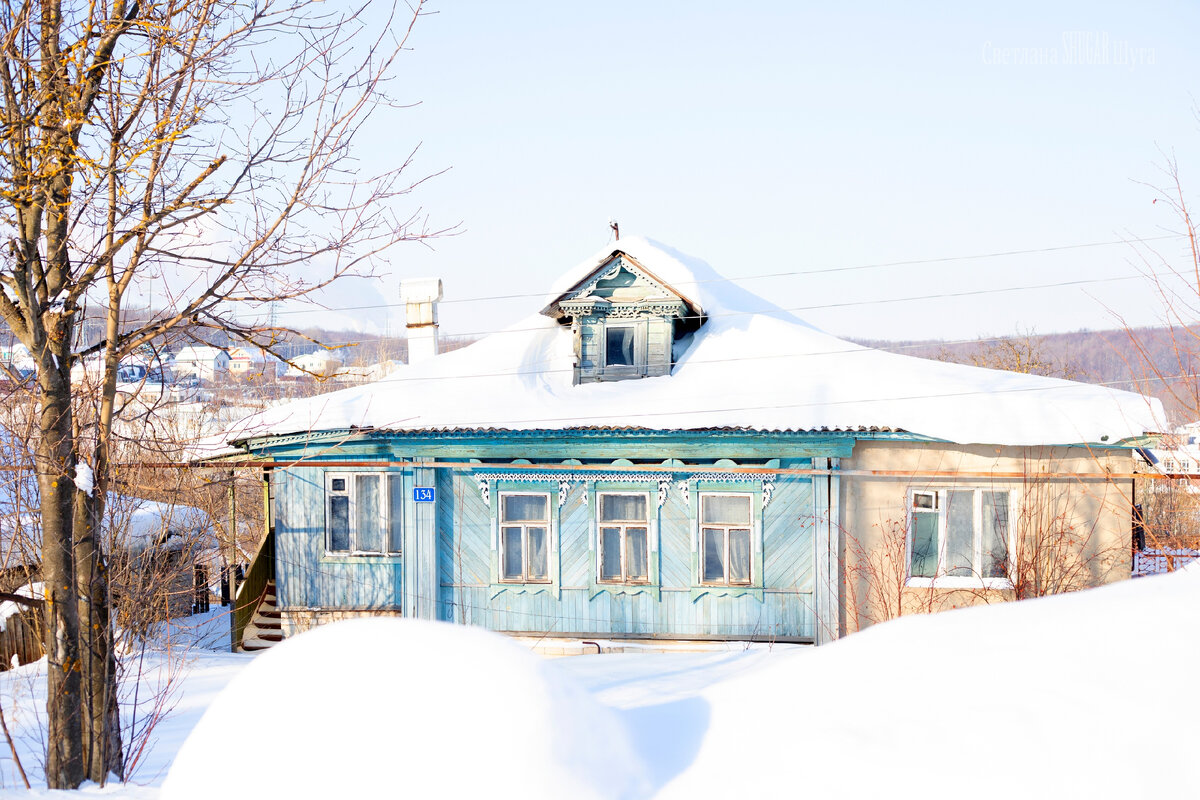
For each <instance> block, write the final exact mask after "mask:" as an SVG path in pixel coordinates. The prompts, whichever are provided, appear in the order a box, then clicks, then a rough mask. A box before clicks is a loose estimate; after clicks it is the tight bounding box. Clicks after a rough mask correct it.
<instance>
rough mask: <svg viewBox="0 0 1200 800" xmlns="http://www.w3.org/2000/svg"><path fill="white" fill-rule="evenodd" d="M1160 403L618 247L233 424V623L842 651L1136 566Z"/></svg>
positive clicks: (650, 245) (665, 251)
mask: <svg viewBox="0 0 1200 800" xmlns="http://www.w3.org/2000/svg"><path fill="white" fill-rule="evenodd" d="M1160 414H1161V406H1160V405H1159V404H1158V403H1157V401H1151V400H1148V399H1146V398H1144V397H1142V396H1140V395H1135V394H1130V393H1125V392H1119V391H1114V390H1111V389H1108V388H1105V387H1099V386H1088V385H1084V384H1080V383H1073V382H1069V381H1063V380H1056V379H1050V378H1044V377H1037V376H1031V375H1023V374H1016V373H1008V372H998V371H994V370H986V369H980V368H976V367H968V366H963V365H958V364H948V363H941V362H935V361H926V360H922V359H916V358H911V357H906V356H901V355H896V354H890V353H885V352H881V351H878V350H873V349H870V348H865V347H861V346H858V345H855V344H852V343H849V342H846V341H843V340H840V339H837V338H835V337H833V336H830V335H827V334H825V333H823V332H821V331H818V330H816V329H814V328H812V327H811V326H809V325H807V324H805V323H804V322H803V321H801V320H799V319H797V318H795V317H794V316H792V315H791V314H789V313H787V312H786V311H784V310H783V309H780V308H778V307H777V306H775V305H773V304H772V303H771V302H770V301H768V300H766V299H764V298H762V297H758V296H755V295H753V294H751V293H749V292H747V291H745V290H744V289H741V288H740V287H739V286H737V285H736V283H734V282H732V281H729V280H727V279H725V278H723V277H722V276H720V275H719V274H717V273H715V272H714V271H713V270H712V268H711V267H709V266H708V265H707V264H705V263H704V262H701V261H698V260H695V259H692V258H690V257H688V256H685V255H682V254H680V253H678V252H676V251H674V250H672V249H670V248H668V247H665V246H663V245H659V244H656V243H654V242H651V241H648V240H645V239H631V240H630V239H622V240H620V241H619V242H617V243H616V244H614V245H611V246H609V247H607V248H605V249H604V250H603V251H601V252H600V253H597V254H596V255H595V256H593V257H591V258H589V259H588V260H586V261H584V262H583V263H582V264H580V265H578V266H577V267H575V268H574V269H572V270H570V271H569V272H567V273H566V274H565V275H564V276H563V278H562V280H561V281H559V282H558V284H557V285H556V286H555V287H554V288H553V290H552V291H550V292H549V294H548V295H547V296H546V298H545V301H544V303H542V305H541V310H540V312H539V313H536V314H533V315H532V316H530V317H529V318H528V319H524V320H521V321H518V322H517V324H514V325H513V326H512V327H511V328H509V329H506V330H504V331H501V332H499V333H496V334H493V335H491V336H489V337H486V338H484V339H482V340H481V341H479V342H476V343H475V344H472V345H471V346H469V347H466V348H463V349H461V350H457V351H454V352H451V353H445V354H442V355H439V356H437V357H435V358H432V359H429V360H428V361H425V362H422V363H420V364H415V365H412V366H408V367H404V368H401V369H400V370H398V371H397V372H396V373H394V374H393V375H391V376H389V377H387V378H385V379H383V380H381V381H379V382H377V383H374V384H369V385H366V386H360V387H354V388H350V389H345V390H342V391H339V392H334V393H331V394H325V395H321V396H318V397H313V398H309V399H305V400H300V401H296V402H293V403H290V404H287V405H284V406H280V407H277V408H273V409H269V410H267V411H265V412H263V413H260V414H257V415H255V416H253V417H251V418H248V419H247V420H244V421H243V422H242V423H240V424H239V425H238V426H236V427H235V429H234V430H232V431H230V432H229V433H228V435H227V439H228V440H229V441H230V442H231V443H232V444H233V445H234V446H235V448H236V449H237V450H238V452H239V453H240V457H243V458H244V457H246V455H247V454H249V455H250V456H252V457H253V458H255V459H260V460H263V461H265V462H267V466H266V468H265V469H264V472H263V477H264V481H265V483H266V487H267V489H268V491H269V497H270V503H269V508H270V514H269V517H268V521H267V525H268V530H267V531H266V534H265V536H264V539H263V543H262V546H261V548H260V550H259V554H258V556H257V557H256V558H255V560H254V562H253V563H252V565H251V567H250V570H249V572H248V574H247V581H246V583H245V585H244V586H243V588H242V590H241V593H240V595H239V597H240V598H241V599H240V600H239V603H240V604H241V605H242V606H243V607H247V608H252V607H254V606H255V605H256V604H258V603H260V600H261V601H262V603H263V604H264V605H262V606H260V608H267V609H268V610H269V611H270V614H267V615H260V616H259V617H257V618H256V621H255V623H253V624H251V622H250V619H249V617H248V616H247V617H246V618H245V619H244V620H242V621H241V622H240V623H239V630H242V629H243V628H244V629H245V630H246V631H247V632H246V633H245V636H246V643H247V645H248V647H260V646H263V645H264V644H265V642H266V641H270V640H272V639H278V638H280V637H283V636H287V635H291V634H293V633H296V632H298V631H302V630H304V629H306V628H309V627H312V626H314V625H318V624H321V623H323V622H326V621H329V620H336V619H342V618H345V617H351V616H357V615H364V614H389V615H401V616H411V617H421V618H428V619H438V620H447V621H451V622H456V623H462V624H471V625H480V626H483V627H486V628H489V629H492V630H496V631H502V632H506V633H510V634H515V635H527V636H532V637H536V638H538V639H541V640H543V641H545V640H547V639H556V638H557V639H564V640H600V639H603V640H606V641H612V640H618V639H620V640H712V639H737V640H756V641H784V642H827V641H830V640H832V639H835V638H837V637H839V636H841V635H844V634H846V633H848V632H851V631H854V630H857V629H859V628H860V627H862V626H864V625H867V624H870V623H872V622H876V621H879V620H881V619H886V618H888V617H889V616H894V615H896V614H899V613H902V612H903V613H907V612H912V611H924V610H935V609H938V608H948V607H952V606H957V605H964V604H969V603H977V602H988V601H992V600H995V599H1002V598H1012V597H1017V596H1030V595H1035V594H1042V593H1047V592H1050V591H1060V590H1065V589H1070V588H1076V587H1078V586H1083V585H1094V584H1098V583H1103V582H1106V581H1111V580H1117V579H1121V578H1127V577H1128V576H1129V574H1130V549H1129V541H1130V528H1131V498H1130V497H1129V492H1128V487H1129V484H1130V481H1129V474H1130V473H1131V472H1132V466H1133V448H1132V447H1131V446H1130V445H1129V444H1128V440H1129V439H1130V437H1133V436H1137V435H1139V434H1141V433H1142V432H1143V431H1146V430H1150V429H1153V428H1155V427H1156V425H1157V424H1158V423H1157V419H1158V418H1159V415H1160ZM1048 549H1051V550H1053V551H1054V552H1055V553H1056V554H1057V557H1058V558H1059V562H1060V563H1055V564H1044V563H1039V562H1038V561H1037V559H1038V558H1040V557H1042V556H1044V554H1045V553H1046V552H1047V551H1048ZM1050 576H1052V577H1053V578H1054V580H1053V581H1051V580H1049V577H1050ZM246 626H249V627H246ZM264 640H265V641H264Z"/></svg>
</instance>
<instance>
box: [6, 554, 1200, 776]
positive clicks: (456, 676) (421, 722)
mask: <svg viewBox="0 0 1200 800" xmlns="http://www.w3.org/2000/svg"><path fill="white" fill-rule="evenodd" d="M189 622H190V623H191V627H190V628H189V629H188V630H179V629H177V630H175V631H174V632H173V633H172V635H171V636H170V637H166V636H164V637H163V639H164V640H167V639H168V638H169V640H170V641H171V642H172V647H173V650H172V652H171V653H170V654H168V653H166V652H162V651H148V652H147V653H145V654H144V656H143V660H142V662H141V663H142V670H141V673H142V675H143V679H142V681H141V683H140V684H139V694H140V711H139V714H140V715H141V716H140V719H141V720H143V721H144V720H146V719H150V718H152V716H153V715H152V714H151V713H150V711H151V707H150V702H149V700H148V698H153V697H154V696H155V695H156V694H157V692H156V687H160V686H162V685H164V684H167V683H171V684H172V685H173V687H174V688H175V689H176V690H177V691H176V692H175V693H174V695H173V696H172V697H171V698H170V699H169V701H168V704H169V705H171V706H172V707H171V710H170V711H169V713H167V715H166V717H165V718H164V719H163V720H162V721H161V723H160V724H158V726H157V728H156V729H155V730H154V732H153V734H154V735H153V737H152V738H154V739H156V742H155V744H154V746H153V748H152V749H150V750H149V751H148V752H146V753H145V754H143V755H142V756H141V758H140V761H139V764H138V766H137V770H136V772H135V773H134V775H133V781H134V783H135V784H137V785H127V786H110V787H108V788H107V789H105V790H103V794H104V795H105V796H108V797H121V798H139V799H140V798H156V797H159V796H160V795H161V796H162V797H163V798H166V799H167V800H169V798H172V797H196V796H203V797H206V798H209V797H212V796H213V794H214V793H215V792H220V793H223V794H226V795H229V796H234V797H237V796H256V795H257V796H262V795H263V794H264V793H265V794H266V795H267V796H278V797H325V796H331V794H332V795H333V796H342V797H391V796H400V795H408V796H415V797H432V796H445V797H475V796H479V795H480V794H481V792H486V794H487V795H488V796H491V797H501V798H503V797H522V798H530V797H573V798H574V797H630V798H642V797H646V798H648V797H656V798H702V797H721V796H730V795H734V794H736V795H739V796H751V797H790V796H798V795H801V794H803V795H805V796H809V797H817V798H830V797H870V798H874V797H902V798H907V797H912V798H931V797H932V798H940V797H959V796H964V795H967V796H971V797H1005V798H1010V797H1054V798H1059V797H1089V798H1095V797H1105V798H1107V797H1112V798H1137V797H1146V798H1150V797H1155V798H1158V797H1197V796H1200V774H1198V771H1197V770H1196V768H1195V766H1194V762H1195V757H1196V754H1197V752H1200V727H1198V725H1197V720H1200V692H1197V691H1196V687H1195V683H1196V680H1197V677H1196V676H1197V675H1198V674H1200V567H1192V568H1189V569H1187V570H1184V571H1182V572H1177V573H1174V574H1171V575H1164V576H1158V577H1153V578H1146V579H1142V580H1138V581H1128V582H1125V583H1122V584H1118V585H1113V586H1108V587H1104V588H1101V589H1094V590H1090V591H1087V592H1080V593H1078V594H1074V595H1068V596H1061V597H1056V598H1049V599H1045V600H1036V601H1029V602H1025V603H1019V604H1008V605H997V606H986V607H977V608H971V609H965V610H962V611H954V612H949V613H945V614H940V615H936V616H931V617H909V618H905V619H902V620H899V621H897V622H892V623H888V624H886V625H881V626H878V627H876V628H873V629H871V630H868V631H866V632H865V633H862V634H858V635H855V636H852V637H850V638H848V639H846V640H843V641H841V642H838V643H836V644H833V645H830V646H828V647H823V648H820V649H810V648H800V649H797V648H790V649H781V648H774V649H767V648H755V649H751V650H748V651H745V652H743V651H741V650H738V649H734V650H731V651H728V652H710V653H670V654H637V655H633V654H625V655H593V656H577V657H571V658H560V659H543V658H539V657H536V656H532V655H530V654H529V653H528V652H527V651H525V650H523V649H521V648H520V647H519V646H518V645H517V644H514V643H513V642H512V641H510V640H507V639H504V638H503V637H499V636H495V635H492V634H488V633H485V632H483V631H480V630H476V629H466V628H456V627H452V626H448V625H441V624H433V623H420V622H406V621H398V620H390V619H385V620H363V621H355V622H352V623H343V624H341V625H338V626H330V627H328V628H324V629H320V630H318V631H316V632H314V633H312V634H308V635H306V636H301V637H297V638H296V639H293V640H289V642H287V643H285V644H284V645H283V646H281V647H278V648H276V649H274V650H272V651H269V652H267V653H265V654H263V655H259V656H248V655H231V654H228V653H219V652H216V651H214V650H205V649H203V646H204V644H205V643H206V642H207V643H208V644H210V645H212V644H214V643H217V642H219V639H220V633H221V632H222V630H223V629H224V626H225V622H224V620H222V619H221V618H220V616H219V613H218V612H214V613H213V614H211V615H209V616H208V617H205V618H200V619H195V618H193V620H190V621H189ZM185 643H191V644H192V645H193V646H192V647H191V649H188V650H186V651H183V650H182V646H183V645H184V644H185ZM216 646H219V644H216ZM181 655H182V658H180V656H181ZM42 670H43V667H42V666H41V665H31V666H26V667H21V668H19V669H17V670H14V671H12V672H8V673H4V674H3V675H2V676H0V701H2V702H3V707H4V712H5V715H6V718H7V721H8V724H9V727H10V729H12V730H13V732H14V738H15V739H16V741H17V745H18V749H19V751H20V752H21V753H22V758H23V760H24V763H25V767H26V769H27V770H28V771H30V773H31V775H30V777H31V780H34V781H35V785H36V782H37V781H40V773H39V768H38V757H37V756H36V755H35V753H36V752H37V751H38V750H39V749H40V731H41V722H40V719H41V715H39V713H38V708H39V707H40V706H41V704H42V703H43V702H44V697H43V690H42V688H41V686H42V680H43V675H42ZM172 676H175V677H174V678H173V680H172ZM223 690H224V691H223ZM222 692H223V693H222ZM127 699H132V698H127ZM206 711H207V712H208V713H207V716H205V719H204V721H203V722H201V717H202V716H204V715H205V712H206ZM127 713H128V711H127ZM247 730H258V731H261V732H262V736H263V737H264V739H263V742H262V743H261V744H260V745H258V746H255V747H254V748H250V747H246V748H244V752H241V753H238V752H234V751H233V750H232V747H233V743H234V742H235V741H237V740H238V739H239V738H240V736H239V733H238V732H244V731H247ZM192 733H194V734H195V735H194V736H192V738H191V739H190V740H189V741H188V743H187V744H186V745H184V740H185V739H187V737H188V736H189V734H192ZM0 750H2V751H5V752H4V753H3V755H0V780H2V781H3V786H4V789H3V790H2V791H0V797H28V796H30V793H28V792H26V791H25V790H24V789H23V788H20V789H17V788H14V787H19V786H20V780H19V777H18V776H17V774H16V771H15V769H14V765H13V761H12V759H11V757H9V756H8V754H7V752H6V751H7V745H6V744H5V743H2V742H0ZM173 762H174V766H173V767H172V763H173ZM168 770H170V772H171V775H170V778H169V779H168V778H167V777H166V776H167V773H168ZM164 780H166V784H167V785H166V786H164V787H163V788H162V789H161V792H160V789H159V787H160V786H162V785H163V782H164ZM96 793H100V790H98V789H96V788H95V787H91V788H89V789H86V790H84V791H83V792H81V793H80V794H96ZM33 795H34V796H50V793H47V792H45V790H40V791H39V790H36V789H35V791H34V793H33ZM73 796H78V795H73Z"/></svg>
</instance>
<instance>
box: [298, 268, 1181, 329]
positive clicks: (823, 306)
mask: <svg viewBox="0 0 1200 800" xmlns="http://www.w3.org/2000/svg"><path fill="white" fill-rule="evenodd" d="M1160 276H1161V273H1150V274H1149V275H1147V274H1145V273H1137V274H1134V275H1116V276H1111V277H1107V278H1079V279H1076V280H1069V281H1055V282H1051V283H1036V284H1021V285H1018V286H1001V287H996V288H991V289H967V290H963V291H959V292H937V293H933V294H922V295H910V296H908V297H884V298H878V299H874V300H847V301H844V302H839V303H817V304H813V305H806V306H788V307H786V308H780V307H774V308H763V309H758V310H750V311H724V312H714V313H710V314H705V315H703V316H702V317H694V316H684V317H680V319H683V320H688V319H715V318H731V317H745V316H768V315H776V314H792V313H793V312H799V311H824V310H828V309H834V308H851V307H854V306H873V305H890V304H893V303H912V302H918V301H924V300H946V299H952V298H956V297H976V296H982V295H990V294H1005V293H1009V292H1025V291H1040V290H1044V289H1062V288H1067V287H1072V286H1089V285H1094V284H1105V283H1120V282H1124V281H1134V280H1145V279H1147V278H1156V277H1160ZM443 302H445V301H443ZM387 307H390V305H378V306H356V307H352V308H351V307H347V308H327V309H323V310H327V311H355V310H362V309H370V308H387ZM280 313H284V312H280ZM286 313H289V314H290V313H305V314H311V313H318V312H315V311H303V312H290V311H289V312H286ZM545 329H546V328H545V327H544V326H537V327H524V328H516V327H509V328H493V329H489V330H477V331H465V332H463V331H459V332H455V333H449V332H447V333H442V334H441V335H442V336H451V337H483V336H495V335H504V334H513V333H530V332H532V331H540V330H545ZM370 341H378V340H371V339H355V340H351V339H347V340H345V341H341V342H338V341H330V342H328V343H329V344H342V345H352V344H359V343H360V342H370Z"/></svg>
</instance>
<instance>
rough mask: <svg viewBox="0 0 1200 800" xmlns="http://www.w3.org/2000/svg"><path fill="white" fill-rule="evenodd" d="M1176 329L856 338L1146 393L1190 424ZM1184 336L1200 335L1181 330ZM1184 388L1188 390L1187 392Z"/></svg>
mask: <svg viewBox="0 0 1200 800" xmlns="http://www.w3.org/2000/svg"><path fill="white" fill-rule="evenodd" d="M1180 333H1181V332H1180V331H1179V330H1176V331H1175V333H1174V335H1172V332H1171V330H1170V329H1168V328H1165V327H1162V328H1136V329H1132V330H1122V329H1117V330H1106V331H1075V332H1073V333H1050V334H1038V333H1034V332H1029V333H1022V334H1016V335H1013V336H1006V337H998V338H994V339H980V340H975V341H955V342H944V341H900V342H887V341H878V340H859V343H860V344H865V345H867V346H869V347H877V348H879V349H881V350H888V351H891V352H894V353H903V354H905V355H912V356H919V357H921V358H932V359H937V360H940V361H954V362H958V363H962V364H974V365H976V366H981V367H991V368H993V369H1011V370H1014V371H1018V372H1030V373H1034V374H1038V375H1049V376H1052V377H1059V378H1069V379H1071V380H1077V381H1084V382H1086V383H1099V384H1104V385H1107V386H1112V387H1114V388H1117V389H1127V390H1130V391H1135V392H1141V393H1143V394H1151V395H1154V396H1155V397H1158V398H1160V399H1161V400H1162V401H1163V404H1164V405H1165V406H1166V409H1167V413H1168V415H1169V417H1170V421H1171V423H1172V424H1173V425H1175V424H1180V423H1183V422H1190V421H1192V417H1193V416H1194V412H1192V411H1189V410H1188V409H1187V408H1186V406H1188V405H1190V403H1185V402H1181V401H1179V400H1177V399H1176V398H1177V397H1184V398H1193V397H1196V396H1197V394H1196V384H1197V366H1200V363H1198V362H1200V359H1198V358H1197V354H1196V352H1195V350H1196V349H1195V348H1186V349H1181V348H1177V347H1176V342H1177V341H1182V337H1181V335H1180ZM1182 333H1183V337H1187V338H1191V337H1192V336H1197V335H1200V330H1198V331H1184V332H1182ZM1189 385H1191V386H1192V388H1190V389H1188V388H1185V387H1188V386H1189Z"/></svg>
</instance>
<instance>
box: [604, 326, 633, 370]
mask: <svg viewBox="0 0 1200 800" xmlns="http://www.w3.org/2000/svg"><path fill="white" fill-rule="evenodd" d="M636 339H637V336H636V335H635V332H634V329H633V326H632V325H617V326H615V327H611V328H607V329H605V331H604V340H605V344H604V366H606V367H635V366H637V361H636V360H635V359H634V357H633V353H634V349H633V347H634V341H635V340H636Z"/></svg>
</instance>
